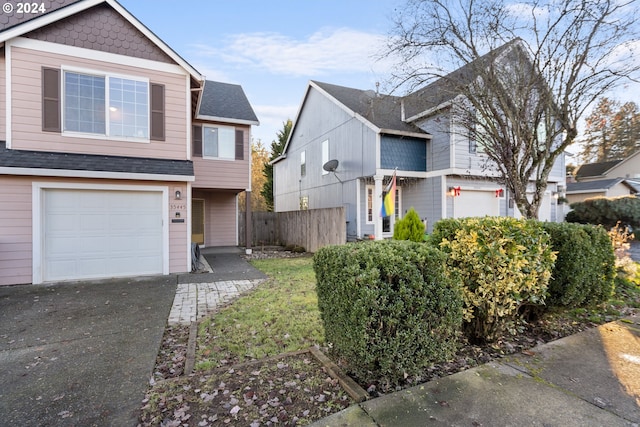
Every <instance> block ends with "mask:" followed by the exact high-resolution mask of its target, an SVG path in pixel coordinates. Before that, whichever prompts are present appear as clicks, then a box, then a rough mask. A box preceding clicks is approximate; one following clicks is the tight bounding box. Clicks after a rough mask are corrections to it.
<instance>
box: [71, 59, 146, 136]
mask: <svg viewBox="0 0 640 427" xmlns="http://www.w3.org/2000/svg"><path fill="white" fill-rule="evenodd" d="M63 104H64V107H63V110H62V111H63V117H64V120H63V123H64V131H65V132H80V133H92V134H99V135H106V136H110V137H116V138H125V139H126V138H137V139H149V82H148V81H146V80H137V79H129V78H122V77H113V76H109V75H91V74H84V73H77V72H74V71H65V72H64V98H63Z"/></svg>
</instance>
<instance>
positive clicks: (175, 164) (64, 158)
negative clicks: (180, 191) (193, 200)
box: [0, 141, 194, 177]
mask: <svg viewBox="0 0 640 427" xmlns="http://www.w3.org/2000/svg"><path fill="white" fill-rule="evenodd" d="M0 167H8V168H29V169H56V170H74V171H98V172H120V173H137V174H152V175H177V176H185V177H189V176H194V172H193V162H192V161H190V160H170V159H150V158H141V157H121V156H102V155H95V154H75V153H54V152H49V151H27V150H9V149H7V147H6V143H5V142H4V141H2V142H0Z"/></svg>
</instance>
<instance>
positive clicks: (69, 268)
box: [42, 189, 163, 281]
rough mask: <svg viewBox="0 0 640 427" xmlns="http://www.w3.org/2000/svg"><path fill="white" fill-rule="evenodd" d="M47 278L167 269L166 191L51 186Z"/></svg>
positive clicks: (45, 214)
mask: <svg viewBox="0 0 640 427" xmlns="http://www.w3.org/2000/svg"><path fill="white" fill-rule="evenodd" d="M42 209H43V210H42V218H43V220H42V221H43V223H42V227H43V229H42V231H43V233H42V236H43V237H42V238H43V248H42V257H43V260H42V267H43V280H45V281H52V280H65V279H86V278H104V277H117V276H130V275H139V274H156V273H162V272H163V268H162V267H163V265H162V262H163V239H162V236H163V230H162V212H163V210H162V193H160V192H152V191H150V192H144V191H106V190H104V191H102V190H68V189H47V190H45V191H44V197H43V208H42Z"/></svg>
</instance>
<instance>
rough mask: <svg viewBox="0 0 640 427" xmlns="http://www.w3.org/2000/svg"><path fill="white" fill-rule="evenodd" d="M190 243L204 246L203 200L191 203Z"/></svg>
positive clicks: (194, 200)
mask: <svg viewBox="0 0 640 427" xmlns="http://www.w3.org/2000/svg"><path fill="white" fill-rule="evenodd" d="M191 243H197V244H199V245H204V200H203V199H193V200H192V201H191Z"/></svg>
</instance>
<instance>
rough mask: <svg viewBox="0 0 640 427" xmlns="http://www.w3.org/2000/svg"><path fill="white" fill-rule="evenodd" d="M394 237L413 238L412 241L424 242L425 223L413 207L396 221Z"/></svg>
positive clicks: (399, 238) (396, 238)
mask: <svg viewBox="0 0 640 427" xmlns="http://www.w3.org/2000/svg"><path fill="white" fill-rule="evenodd" d="M393 239H394V240H411V241H412V242H422V241H423V240H424V223H423V222H422V221H421V220H420V217H419V216H418V213H417V212H416V211H415V210H414V209H413V208H411V209H409V212H407V214H406V215H405V216H404V217H403V218H402V219H400V220H399V221H397V222H396V223H395V225H394V227H393Z"/></svg>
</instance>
